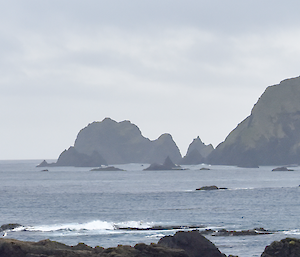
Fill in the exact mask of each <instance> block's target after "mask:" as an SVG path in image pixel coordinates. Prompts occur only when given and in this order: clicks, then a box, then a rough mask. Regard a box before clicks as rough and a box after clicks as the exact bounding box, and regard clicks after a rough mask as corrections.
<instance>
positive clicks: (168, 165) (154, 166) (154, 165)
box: [144, 156, 182, 170]
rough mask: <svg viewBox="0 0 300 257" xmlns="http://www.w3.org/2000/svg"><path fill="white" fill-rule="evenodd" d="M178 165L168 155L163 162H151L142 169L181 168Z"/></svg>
mask: <svg viewBox="0 0 300 257" xmlns="http://www.w3.org/2000/svg"><path fill="white" fill-rule="evenodd" d="M181 169H182V168H181V167H180V166H179V165H176V164H174V163H173V162H172V160H171V158H170V157H169V156H168V157H167V158H166V159H165V161H164V163H163V164H158V163H152V164H151V165H150V166H149V167H148V168H146V169H144V170H181Z"/></svg>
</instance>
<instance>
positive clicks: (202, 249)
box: [158, 230, 225, 257]
mask: <svg viewBox="0 0 300 257" xmlns="http://www.w3.org/2000/svg"><path fill="white" fill-rule="evenodd" d="M158 245H160V246H165V247H168V248H173V249H183V250H184V251H185V252H186V253H187V255H188V256H189V257H224V256H225V255H224V254H222V253H221V252H220V251H219V249H218V248H217V247H216V246H215V245H214V244H213V243H212V242H210V241H209V240H208V239H206V238H205V237H204V236H202V235H201V234H200V233H199V231H198V230H193V231H189V232H184V231H179V232H177V233H176V234H175V235H174V236H165V237H163V238H161V239H160V240H159V242H158Z"/></svg>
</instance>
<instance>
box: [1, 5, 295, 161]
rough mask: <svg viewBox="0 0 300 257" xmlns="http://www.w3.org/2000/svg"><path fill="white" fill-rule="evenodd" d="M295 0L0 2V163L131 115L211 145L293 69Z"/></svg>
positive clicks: (148, 129) (183, 139) (184, 139)
mask: <svg viewBox="0 0 300 257" xmlns="http://www.w3.org/2000/svg"><path fill="white" fill-rule="evenodd" d="M299 10H300V2H299V1H293V0H289V1H277V0H272V1H271V0H264V1H262V0H251V1H250V0H249V1H240V0H236V1H230V0H228V1H227V0H211V1H201V0H195V1H191V0H184V1H183V0H182V1H177V0H143V1H141V0H127V1H124V0H120V1H114V0H105V1H104V0H95V1H94V0H90V1H89V0H86V1H77V0H68V1H66V0H49V1H48V0H35V1H32V0H26V1H24V0H10V1H7V0H0V56H1V58H0V66H1V67H0V89H1V94H0V107H1V112H0V118H1V133H0V144H1V150H0V159H2V160H3V159H56V158H57V157H58V156H59V154H60V153H61V152H62V151H63V150H64V149H66V148H68V147H69V146H71V145H73V144H74V141H75V139H76V136H77V133H78V132H79V130H80V129H82V128H84V127H85V126H87V125H88V124H89V123H91V122H93V121H101V120H103V119H104V118H105V117H110V118H112V119H114V120H116V121H123V120H130V121H131V122H132V123H134V124H136V125H137V126H138V127H139V128H140V130H141V131H142V134H143V135H144V136H145V137H147V138H150V139H151V140H153V139H156V138H158V137H159V136H160V135H161V134H163V133H170V134H171V135H172V136H173V139H174V140H175V142H176V143H177V145H178V147H179V148H180V150H181V153H182V155H185V154H186V150H187V147H188V145H189V144H190V143H191V142H192V140H193V138H196V137H197V136H200V138H201V139H202V141H203V142H204V143H205V144H210V143H212V144H213V145H214V146H217V145H218V144H219V143H221V142H222V141H223V140H224V139H225V138H226V136H227V135H228V134H229V133H230V131H231V130H233V129H234V128H235V127H236V126H237V124H238V123H240V122H241V121H242V120H243V119H244V118H246V117H247V116H248V115H249V114H250V112H251V109H252V107H253V105H254V104H255V103H256V101H257V100H258V98H259V97H260V95H261V94H262V93H263V92H264V90H265V89H266V87H267V86H270V85H274V84H278V83H279V82H280V81H281V80H283V79H286V78H291V77H297V76H299V75H300V15H299Z"/></svg>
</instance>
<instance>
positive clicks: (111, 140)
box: [41, 118, 182, 167]
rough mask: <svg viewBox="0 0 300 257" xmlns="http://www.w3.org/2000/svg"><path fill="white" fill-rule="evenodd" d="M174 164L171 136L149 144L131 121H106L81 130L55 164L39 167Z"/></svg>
mask: <svg viewBox="0 0 300 257" xmlns="http://www.w3.org/2000/svg"><path fill="white" fill-rule="evenodd" d="M168 156H169V157H170V158H171V159H172V160H173V161H174V162H175V163H179V162H180V160H181V158H182V157H181V154H180V151H179V149H178V147H177V145H176V143H175V142H174V140H173V138H172V136H171V135H170V134H163V135H161V136H160V137H159V138H158V139H156V140H153V141H151V140H150V139H148V138H145V137H144V136H143V135H142V133H141V131H140V130H139V128H138V127H137V126H136V125H134V124H132V123H131V122H130V121H122V122H116V121H114V120H112V119H110V118H105V119H104V120H103V121H101V122H93V123H91V124H89V125H88V126H87V127H85V128H83V129H82V130H81V131H80V132H79V133H78V135H77V138H76V140H75V144H74V146H73V147H70V148H69V149H68V150H65V151H63V152H62V153H61V155H60V156H59V158H58V160H57V162H56V163H54V164H47V163H46V162H43V164H41V166H47V165H52V166H77V167H78V166H86V167H94V166H100V165H107V164H122V163H153V162H157V163H162V162H163V161H164V160H165V159H166V157H168Z"/></svg>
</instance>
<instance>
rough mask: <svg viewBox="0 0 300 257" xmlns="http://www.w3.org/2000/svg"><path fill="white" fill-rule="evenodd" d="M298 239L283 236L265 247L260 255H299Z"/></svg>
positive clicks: (299, 245) (264, 256) (299, 241)
mask: <svg viewBox="0 0 300 257" xmlns="http://www.w3.org/2000/svg"><path fill="white" fill-rule="evenodd" d="M299 256H300V239H296V238H285V239H282V240H281V241H274V242H273V243H272V244H270V245H269V246H267V247H266V249H265V251H264V252H263V253H262V255H261V257H299Z"/></svg>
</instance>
